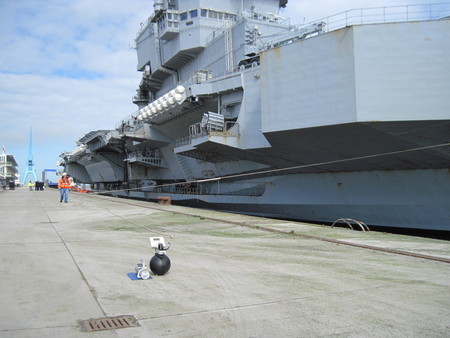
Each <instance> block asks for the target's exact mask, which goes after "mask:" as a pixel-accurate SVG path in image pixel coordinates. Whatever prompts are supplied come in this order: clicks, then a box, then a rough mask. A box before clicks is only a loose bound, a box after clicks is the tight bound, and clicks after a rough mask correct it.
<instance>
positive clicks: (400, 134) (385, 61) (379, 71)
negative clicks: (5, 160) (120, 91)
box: [58, 0, 450, 232]
mask: <svg viewBox="0 0 450 338" xmlns="http://www.w3.org/2000/svg"><path fill="white" fill-rule="evenodd" d="M150 6H151V5H150V4H149V7H150ZM286 6H288V1H287V0H220V1H219V0H208V1H205V0H183V1H180V0H154V1H153V12H152V14H151V15H150V17H149V18H148V20H147V21H146V22H145V23H143V24H142V25H141V27H140V29H139V31H138V33H137V35H136V37H135V40H134V46H133V47H134V48H135V50H136V52H137V70H138V71H139V72H140V73H141V74H142V79H141V80H140V83H138V84H137V86H138V87H137V90H136V94H135V96H134V97H133V103H135V104H136V105H137V110H136V111H135V112H133V113H131V114H130V113H126V114H124V118H123V119H122V120H120V121H117V122H116V123H115V125H112V126H111V128H112V129H111V130H93V131H89V132H86V134H85V135H84V136H83V137H81V138H80V139H79V140H78V142H77V144H76V145H74V146H75V147H74V149H73V150H72V151H70V152H65V153H63V154H61V155H60V157H61V159H60V161H59V163H58V164H59V165H60V166H62V167H64V169H63V170H64V171H66V172H67V173H68V174H70V175H71V176H72V177H73V178H74V179H75V181H76V182H78V183H83V184H86V185H88V186H89V189H90V190H91V191H93V192H98V193H105V194H111V195H114V196H119V197H127V198H137V199H145V200H149V201H158V200H166V201H171V202H172V203H174V204H178V205H184V206H191V207H199V208H208V209H217V210H221V211H229V212H234V213H243V214H248V215H258V216H264V217H273V218H281V219H291V220H302V221H309V222H317V223H323V224H332V223H333V222H335V221H336V220H338V219H350V220H356V221H357V222H361V223H362V222H363V223H364V224H367V225H370V226H374V227H381V228H383V227H386V228H399V229H400V228H402V229H426V230H433V231H443V232H449V231H450V169H449V168H450V99H449V93H450V44H449V41H450V20H449V19H450V16H449V14H450V4H449V3H447V4H442V3H440V4H427V5H414V6H396V7H381V8H367V9H349V10H348V11H346V12H343V13H339V14H334V15H331V16H329V17H326V18H323V19H319V20H316V21H313V22H309V23H303V24H299V25H297V24H292V23H291V20H290V19H287V18H284V17H283V16H282V15H281V14H282V12H283V10H282V9H283V8H285V7H286ZM330 14H332V13H330ZM134 90H135V88H134V89H133V91H134ZM132 95H133V94H131V95H130V96H132ZM112 124H114V122H112ZM93 127H94V128H95V126H93Z"/></svg>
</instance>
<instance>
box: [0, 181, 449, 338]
mask: <svg viewBox="0 0 450 338" xmlns="http://www.w3.org/2000/svg"><path fill="white" fill-rule="evenodd" d="M0 210H1V212H0V214H1V217H0V233H1V240H0V252H1V263H0V269H1V278H0V299H1V304H2V306H1V310H0V311H1V316H0V337H318V336H320V337H328V336H338V337H449V336H450V263H447V261H449V262H450V242H448V241H442V240H435V239H425V238H418V237H409V236H402V235H392V234H385V233H375V232H361V231H351V230H349V229H344V228H331V227H328V226H320V225H312V224H307V223H299V222H289V221H281V220H273V219H265V218H258V217H249V216H242V215H235V214H227V213H220V212H214V211H208V210H200V209H192V208H184V207H178V206H174V205H158V204H155V203H150V202H144V201H134V200H124V199H118V198H113V197H105V196H97V195H87V194H81V193H70V195H69V203H67V204H65V203H60V202H59V196H58V191H57V190H52V189H47V190H46V191H28V189H27V188H18V189H16V190H11V191H10V190H6V191H0ZM153 236H164V238H165V240H166V241H168V242H171V244H172V246H171V248H170V249H169V250H168V251H167V255H168V256H169V257H170V260H171V262H172V266H171V269H170V270H169V272H168V273H167V274H166V275H164V276H155V275H154V274H152V279H149V280H131V279H130V278H129V276H128V275H127V273H129V272H134V269H135V266H136V264H137V263H138V262H139V261H140V259H141V258H144V259H145V261H146V262H147V263H148V261H149V260H150V258H151V257H152V256H153V254H154V250H153V249H152V248H150V243H149V237H153ZM332 240H337V241H338V242H332ZM351 244H355V245H358V246H352V245H351ZM363 246H366V247H372V249H370V248H363ZM377 248H381V249H386V250H388V249H393V250H397V251H399V253H402V254H399V253H392V252H388V251H378V250H377ZM403 253H413V254H417V255H419V256H420V255H423V256H424V257H425V258H421V257H414V256H408V255H405V254H403ZM428 256H430V257H429V258H433V257H436V258H438V259H439V258H440V259H442V261H439V260H433V259H427V257H428ZM121 315H131V316H134V318H135V319H136V320H137V322H138V324H139V326H136V327H128V328H120V329H111V330H104V331H96V332H84V331H82V329H81V324H80V323H81V321H84V320H88V319H95V318H102V317H115V316H121Z"/></svg>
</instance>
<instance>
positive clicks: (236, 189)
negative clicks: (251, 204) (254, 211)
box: [146, 182, 268, 196]
mask: <svg viewBox="0 0 450 338" xmlns="http://www.w3.org/2000/svg"><path fill="white" fill-rule="evenodd" d="M267 184H268V183H266V182H263V183H254V182H253V183H246V182H239V183H236V184H232V185H230V186H229V189H223V187H222V188H221V185H220V184H216V183H202V182H187V183H179V184H175V185H167V186H156V187H150V188H149V187H147V188H146V191H151V192H153V193H158V194H173V195H221V196H223V195H227V196H261V195H263V194H264V192H265V189H266V185H267Z"/></svg>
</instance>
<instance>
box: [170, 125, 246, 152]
mask: <svg viewBox="0 0 450 338" xmlns="http://www.w3.org/2000/svg"><path fill="white" fill-rule="evenodd" d="M231 127H233V128H231ZM209 135H214V136H231V137H239V123H236V122H234V121H225V124H224V128H223V129H222V130H219V129H217V128H216V126H214V125H213V124H207V125H204V124H203V123H201V122H198V123H195V124H192V125H190V126H189V136H186V137H183V138H180V139H178V140H176V141H175V148H179V147H183V146H187V145H190V144H191V143H192V140H194V139H197V138H200V137H205V136H209Z"/></svg>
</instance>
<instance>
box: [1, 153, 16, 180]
mask: <svg viewBox="0 0 450 338" xmlns="http://www.w3.org/2000/svg"><path fill="white" fill-rule="evenodd" d="M17 166H18V164H17V162H16V160H15V159H14V156H13V155H8V154H6V153H5V152H3V153H2V154H0V187H5V186H6V187H7V186H9V185H10V183H11V182H12V183H14V184H15V181H16V180H17V179H18V178H19V174H18V170H17Z"/></svg>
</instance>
